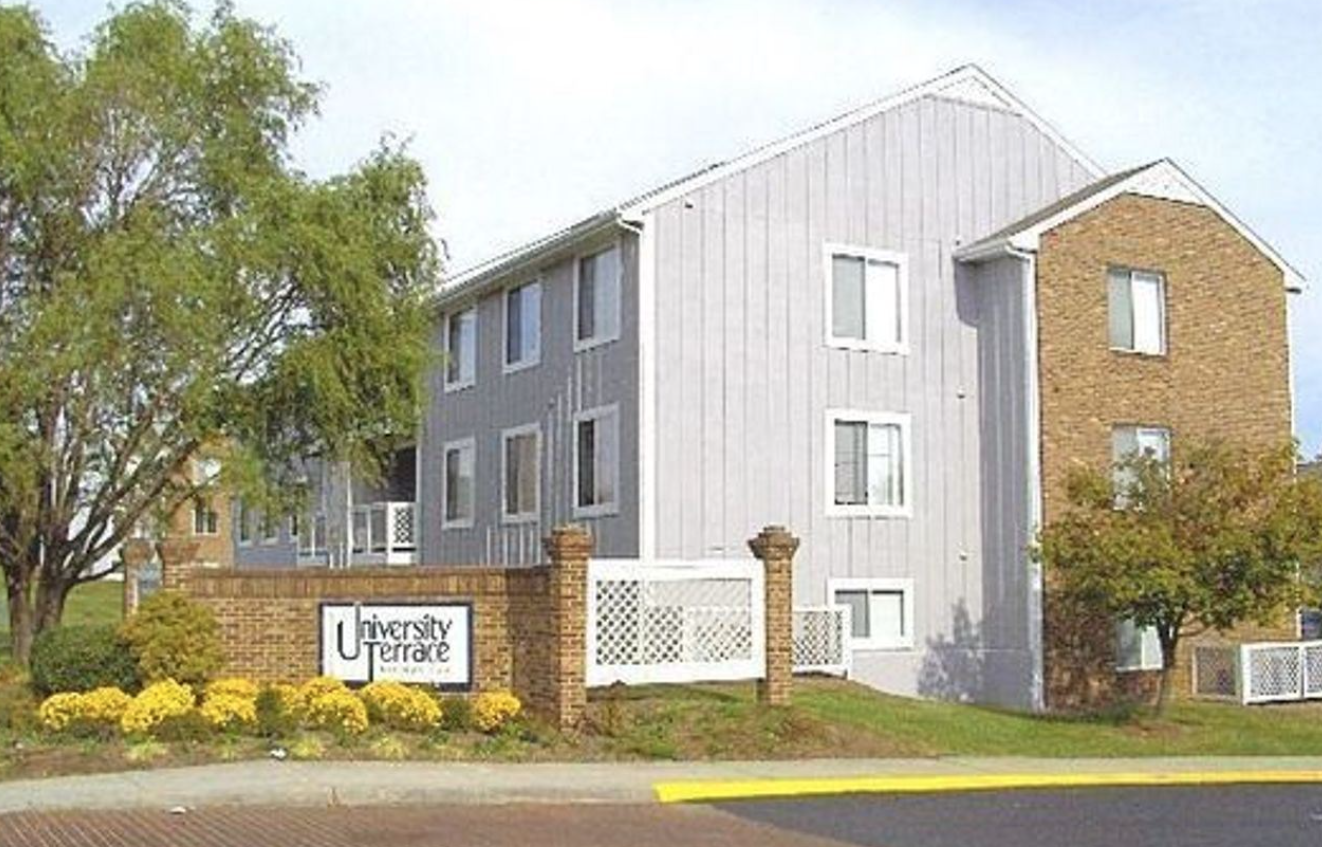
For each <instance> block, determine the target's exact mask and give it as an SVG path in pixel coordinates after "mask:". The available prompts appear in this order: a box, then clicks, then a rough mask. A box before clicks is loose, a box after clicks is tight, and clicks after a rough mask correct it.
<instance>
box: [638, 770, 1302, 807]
mask: <svg viewBox="0 0 1322 847" xmlns="http://www.w3.org/2000/svg"><path fill="white" fill-rule="evenodd" d="M1313 783H1322V771H1188V772H1174V773H1168V772H1160V771H1157V772H1149V773H1020V774H1014V773H1008V774H960V775H950V776H911V777H904V776H899V777H897V776H875V777H840V778H821V779H752V780H680V781H675V782H658V783H657V784H656V785H655V791H656V799H657V801H658V802H660V803H713V802H720V801H724V800H756V799H770V798H792V797H814V796H823V795H832V794H836V795H838V794H935V793H942V792H963V791H1006V790H1013V789H1032V788H1119V787H1125V788H1136V787H1144V786H1200V785H1203V786H1206V785H1250V784H1252V785H1269V784H1313Z"/></svg>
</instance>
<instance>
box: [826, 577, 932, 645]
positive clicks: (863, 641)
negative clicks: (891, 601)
mask: <svg viewBox="0 0 1322 847" xmlns="http://www.w3.org/2000/svg"><path fill="white" fill-rule="evenodd" d="M837 591H868V592H872V591H898V592H900V593H901V594H902V595H903V600H902V601H901V602H902V603H903V608H904V622H905V624H906V626H905V630H904V635H903V636H901V637H900V638H899V639H897V640H893V641H891V640H887V639H883V638H879V637H876V636H873V637H871V638H853V637H852V636H851V637H850V639H849V647H850V649H851V650H889V651H904V650H913V649H914V645H915V644H916V640H915V637H914V630H915V629H916V627H915V623H916V621H915V620H914V611H913V610H914V602H913V580H912V579H909V578H907V577H849V578H844V577H841V578H833V579H828V580H827V581H826V597H827V602H828V603H830V604H831V605H836V599H835V594H836V592H837Z"/></svg>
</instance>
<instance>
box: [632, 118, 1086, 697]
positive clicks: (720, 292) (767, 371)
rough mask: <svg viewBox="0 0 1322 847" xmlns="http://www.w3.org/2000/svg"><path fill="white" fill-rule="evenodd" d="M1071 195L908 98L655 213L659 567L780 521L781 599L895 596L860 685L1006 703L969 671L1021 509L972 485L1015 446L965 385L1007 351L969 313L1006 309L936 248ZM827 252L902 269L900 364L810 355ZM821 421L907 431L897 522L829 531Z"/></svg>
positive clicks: (1005, 588) (729, 548) (991, 136)
mask: <svg viewBox="0 0 1322 847" xmlns="http://www.w3.org/2000/svg"><path fill="white" fill-rule="evenodd" d="M1088 181H1090V176H1089V174H1088V172H1087V171H1086V169H1085V168H1084V166H1083V165H1082V164H1081V163H1079V162H1077V161H1075V160H1073V159H1072V158H1071V157H1070V156H1069V155H1068V154H1067V153H1066V152H1065V151H1064V150H1062V149H1060V148H1058V147H1057V146H1056V145H1055V144H1054V143H1053V142H1051V141H1050V140H1049V139H1048V138H1047V137H1046V136H1044V135H1043V134H1042V133H1040V132H1039V131H1038V130H1037V129H1036V128H1034V127H1033V125H1032V124H1031V123H1030V122H1029V121H1027V120H1025V119H1023V118H1021V117H1019V116H1016V115H1013V114H1010V113H1008V112H1004V111H1000V110H996V109H992V108H986V107H982V106H976V105H971V104H967V103H961V102H956V101H952V100H946V99H940V98H936V97H927V98H923V99H920V100H918V101H915V102H912V103H910V104H907V105H905V106H902V107H900V108H897V109H895V110H892V111H889V112H885V113H883V114H880V115H877V116H875V117H873V118H870V119H868V120H867V121H865V122H862V123H860V124H856V125H854V126H850V127H847V128H845V129H842V130H840V131H838V132H835V133H833V134H831V135H828V136H825V137H822V138H819V139H816V140H814V141H811V142H809V143H807V144H805V145H803V146H801V147H797V148H794V149H792V150H789V151H787V152H786V153H784V154H782V155H779V156H777V157H775V158H773V159H770V160H767V161H765V162H763V163H761V164H758V165H756V166H754V167H752V168H750V169H747V170H745V171H742V172H738V173H735V174H732V175H730V176H728V177H726V178H724V179H722V180H720V181H717V182H714V183H711V184H709V185H706V186H704V187H701V188H698V189H696V190H695V191H694V192H692V193H691V194H689V195H688V196H685V197H682V198H679V199H676V200H674V201H673V202H669V203H667V204H665V205H662V206H661V207H659V208H658V209H656V210H655V213H654V214H655V227H656V259H655V261H656V265H655V273H656V277H655V280H656V283H655V284H656V292H657V294H656V304H657V305H656V318H655V320H656V324H655V326H656V347H657V374H656V389H655V390H656V398H655V400H656V421H655V442H656V449H657V450H658V454H657V462H656V465H657V479H656V498H657V502H656V504H655V508H656V510H657V511H656V516H657V542H658V555H661V556H673V557H701V556H712V555H722V554H727V555H730V554H733V555H741V554H742V553H743V552H744V550H745V547H744V544H745V540H746V539H747V538H748V537H749V536H750V535H751V534H752V533H753V532H754V531H755V530H756V529H757V528H759V527H761V526H762V525H764V524H767V523H773V522H774V523H784V524H786V525H788V526H789V527H791V528H792V529H793V530H794V531H795V532H796V533H797V534H798V535H800V536H801V537H802V539H803V545H802V547H801V548H800V552H799V555H798V558H797V560H796V571H795V573H796V576H795V592H796V602H799V603H801V604H802V603H820V602H823V601H825V599H826V582H827V578H828V576H882V577H911V578H912V579H913V580H914V583H915V597H916V600H915V617H916V634H917V644H918V648H917V649H915V650H913V651H908V652H867V653H863V652H860V653H859V654H857V655H856V657H855V668H856V674H857V676H859V677H860V678H861V679H863V680H865V681H867V682H869V683H871V684H874V685H877V686H879V687H882V688H885V689H888V690H892V691H897V692H902V693H924V694H932V695H938V696H955V697H962V696H974V697H977V696H982V691H983V690H984V689H985V690H988V691H991V690H1000V689H1001V688H1003V687H1004V686H1001V685H999V684H998V683H994V682H993V681H991V680H986V679H984V677H985V676H986V675H987V674H988V673H993V674H1001V673H1009V672H1010V671H1003V670H1002V669H1001V668H1000V660H999V658H998V659H997V660H995V661H990V660H989V659H988V656H989V655H990V654H991V653H994V652H997V651H1000V650H1003V649H1013V650H1021V649H1022V648H1023V646H1024V645H1023V638H1024V633H1023V631H1022V627H1019V628H1016V627H1018V625H1017V624H1014V623H1013V622H1012V621H1011V620H1010V618H1012V617H1015V615H1017V612H1016V613H1015V614H1007V615H1005V616H1004V617H1005V619H1004V620H1002V616H1001V615H1000V613H999V612H995V613H990V612H989V610H988V606H989V604H990V605H991V606H993V607H996V608H997V609H999V608H1000V603H1001V601H1002V598H1005V597H1008V594H1009V593H1010V592H1012V591H1014V590H1017V589H1015V588H1014V587H1013V586H1011V585H1009V584H1008V582H1007V581H1006V580H1007V577H1005V575H1004V574H1003V573H1001V572H1002V571H1003V570H1005V569H1007V568H1012V567H1017V565H1015V564H1014V563H1012V562H1010V561H1008V560H1007V559H1006V558H1005V555H1004V548H1005V544H1006V543H1007V542H1006V541H1005V540H1004V539H1003V538H1001V537H1000V536H997V537H996V538H995V539H990V540H989V538H988V537H987V529H986V525H987V522H991V523H996V522H998V521H1001V520H1009V519H1010V518H1008V517H1006V516H1007V514H1008V512H1006V511H1005V510H1006V509H1011V510H1013V509H1018V508H1021V505H1022V504H1020V503H1018V502H1017V500H1022V499H1023V496H1024V495H1023V491H1022V490H1020V489H1018V488H1016V484H1014V483H1011V484H1009V486H1008V487H1009V488H1010V489H1013V490H1011V491H1007V492H1006V493H1005V495H1004V496H1007V497H1010V496H1012V497H1013V498H1017V500H1013V499H1012V500H1011V501H1010V502H1008V503H1006V504H1002V503H1001V496H1002V495H1001V493H1000V492H997V493H996V494H995V495H994V496H991V497H989V496H988V495H987V494H986V492H985V491H984V490H983V477H984V475H985V474H986V473H989V472H993V471H994V470H997V469H999V468H1001V465H999V464H998V465H996V466H995V467H993V466H989V465H988V464H987V462H986V460H985V457H986V456H987V451H988V450H1008V449H1009V448H1008V447H1005V446H1004V445H1000V444H990V443H988V441H989V440H991V441H1000V440H1007V441H1012V440H1015V439H1018V438H1020V437H1021V436H1022V433H1021V432H1018V431H1015V430H1014V428H1013V427H1009V428H1006V427H996V426H987V425H986V424H987V421H986V418H987V411H986V409H985V408H984V402H983V393H984V392H985V391H987V386H986V385H981V386H980V382H981V380H982V378H983V377H984V376H986V373H985V361H984V360H985V359H986V357H987V356H988V355H1001V354H1004V355H1009V350H1010V349H1011V348H1012V347H1013V344H1014V343H1016V342H1015V341H1014V340H1012V339H1004V340H1002V339H997V340H996V341H995V344H1004V345H1007V346H1006V347H1005V348H1004V349H999V348H998V351H997V352H996V353H994V354H992V353H989V351H988V350H987V349H986V346H987V344H988V343H992V342H989V341H988V339H986V338H985V337H984V336H985V334H986V333H987V332H989V331H990V332H995V331H996V330H995V328H994V327H988V326H985V325H984V324H983V323H982V321H983V317H982V313H983V312H984V311H990V312H991V314H992V315H993V316H994V319H995V320H1001V319H1005V318H1006V316H1005V315H1003V314H1001V312H999V311H997V310H998V309H1002V308H1009V307H1008V306H1005V305H1004V304H1000V303H999V301H997V302H993V303H990V304H983V303H981V301H980V294H979V291H978V290H977V281H976V280H974V279H973V278H972V276H965V275H961V277H960V278H959V279H957V278H956V273H955V262H954V261H953V260H952V258H951V253H952V251H953V250H954V248H955V247H956V246H957V245H958V244H960V243H968V242H971V241H973V240H975V239H976V238H978V237H980V236H982V235H985V234H987V233H988V232H990V231H992V230H994V229H996V228H998V227H1000V226H1004V225H1006V224H1008V223H1010V222H1012V221H1014V220H1016V219H1018V218H1020V217H1022V216H1024V215H1026V214H1028V213H1029V212H1032V211H1034V210H1035V209H1037V208H1038V207H1040V206H1042V205H1045V204H1047V203H1050V202H1052V201H1054V200H1056V199H1058V198H1059V197H1060V196H1062V195H1064V194H1067V193H1069V192H1071V191H1074V190H1076V189H1078V188H1080V187H1082V186H1083V185H1084V184H1086V183H1087V182H1088ZM824 242H845V243H850V244H856V245H860V246H869V247H877V248H883V249H891V250H900V251H903V252H904V253H906V254H907V255H908V257H909V262H910V305H909V310H910V336H911V352H910V353H909V354H908V355H904V356H896V355H886V354H880V353H873V352H854V351H843V350H836V349H831V348H827V347H826V346H825V345H824V343H823V334H824V333H823V321H824V317H825V316H824V314H823V312H824V305H823V302H824V292H823V269H822V266H823V260H822V255H823V254H822V249H823V243H824ZM998 290H999V289H998ZM984 306H985V309H984ZM990 319H992V318H989V320H990ZM1020 349H1022V348H1020ZM837 407H838V408H855V409H866V410H874V411H893V412H908V413H910V414H911V415H912V421H913V462H914V468H913V475H912V482H913V499H914V514H913V517H912V518H910V519H886V518H867V519H859V518H828V517H827V516H826V514H825V503H826V496H827V493H826V491H825V482H824V473H825V472H824V465H823V462H824V460H825V459H824V456H823V455H822V453H823V450H824V446H825V444H824V441H825V434H824V432H823V428H824V425H825V424H824V416H825V410H826V409H828V408H837ZM996 455H998V456H1000V455H1002V454H1001V453H997V454H996ZM1002 482H1003V481H999V480H998V481H997V484H998V485H999V484H1001V483H1002ZM988 512H990V514H988ZM984 518H985V519H986V520H984ZM990 542H994V543H995V545H996V550H989V549H988V545H989V543H990ZM1006 602H1011V601H1010V600H1007V601H1006ZM1013 602H1019V601H1018V599H1014V600H1013ZM989 648H994V649H989Z"/></svg>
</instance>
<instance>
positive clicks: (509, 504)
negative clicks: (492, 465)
mask: <svg viewBox="0 0 1322 847" xmlns="http://www.w3.org/2000/svg"><path fill="white" fill-rule="evenodd" d="M540 441H541V428H540V427H538V426H537V424H528V425H527V426H520V427H515V428H514V429H507V430H505V433H504V442H505V443H504V455H503V456H502V461H503V462H504V468H503V473H502V474H501V476H502V478H503V480H504V496H503V497H502V498H501V500H502V502H503V508H502V509H501V513H500V516H501V520H502V521H504V522H505V523H518V522H521V521H531V520H536V519H537V493H538V489H539V488H540V487H541V484H542V479H541V467H540V465H541V462H540V461H539V459H540V449H539V448H540V444H539V442H540Z"/></svg>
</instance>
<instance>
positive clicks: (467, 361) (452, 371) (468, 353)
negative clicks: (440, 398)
mask: <svg viewBox="0 0 1322 847" xmlns="http://www.w3.org/2000/svg"><path fill="white" fill-rule="evenodd" d="M444 340H445V390H446V391H458V390H459V389H461V388H468V387H469V386H471V385H472V384H473V383H474V382H476V381H477V307H476V306H469V307H468V308H467V309H463V310H461V311H458V312H455V313H453V314H450V315H447V316H446V318H445V339H444Z"/></svg>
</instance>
